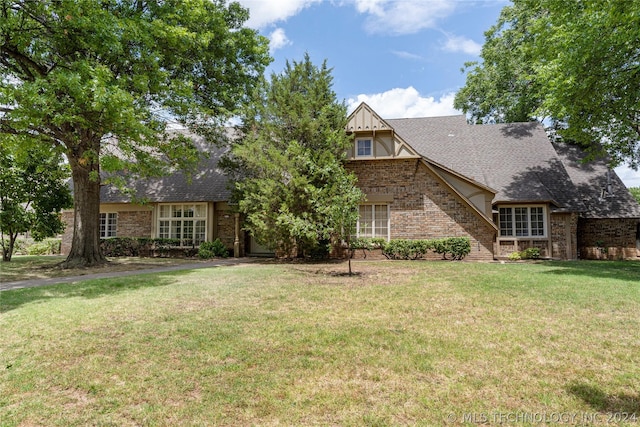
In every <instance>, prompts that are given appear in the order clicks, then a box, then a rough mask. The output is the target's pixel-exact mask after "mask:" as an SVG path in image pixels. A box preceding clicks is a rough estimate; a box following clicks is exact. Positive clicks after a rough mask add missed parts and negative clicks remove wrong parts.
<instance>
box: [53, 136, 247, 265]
mask: <svg viewBox="0 0 640 427" xmlns="http://www.w3.org/2000/svg"><path fill="white" fill-rule="evenodd" d="M189 136H190V137H191V138H193V139H194V141H195V143H196V144H197V145H199V146H200V147H205V144H204V143H203V140H202V138H201V137H199V136H196V135H189ZM206 150H207V151H208V156H207V157H206V158H203V159H202V160H201V162H200V165H199V167H198V170H197V172H196V173H194V174H193V175H192V176H191V177H189V176H187V175H185V174H184V173H182V172H175V173H173V174H171V175H167V176H165V177H163V178H158V179H145V180H136V181H133V182H132V183H131V189H132V190H133V193H134V194H135V196H136V198H139V199H144V203H142V202H140V203H132V202H131V197H130V196H129V195H128V194H123V193H122V192H120V191H118V190H117V189H116V188H115V187H113V186H103V187H102V188H101V189H100V202H101V203H100V237H101V238H109V237H144V238H167V239H180V240H181V244H182V246H184V247H197V246H198V245H199V244H200V243H201V242H203V241H212V240H215V239H217V238H219V239H220V240H221V241H222V242H223V243H224V244H225V245H226V246H227V248H228V249H229V250H230V251H231V253H233V254H234V255H235V256H241V255H244V253H245V248H244V242H245V238H244V234H243V233H242V231H241V223H240V215H239V214H238V213H237V212H235V209H234V207H233V206H232V205H230V204H229V199H230V196H231V192H230V190H229V188H228V186H227V177H226V176H225V175H224V173H223V172H222V170H221V169H220V167H219V166H218V162H219V160H220V158H221V157H222V155H223V154H224V149H222V148H219V147H215V146H210V145H206ZM62 215H63V220H64V221H65V223H66V224H67V228H66V231H65V233H64V234H63V236H62V245H61V252H62V253H68V252H69V250H70V248H71V239H72V237H73V234H72V233H73V212H72V211H65V212H63V213H62Z"/></svg>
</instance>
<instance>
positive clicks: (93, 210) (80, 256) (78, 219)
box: [62, 142, 106, 268]
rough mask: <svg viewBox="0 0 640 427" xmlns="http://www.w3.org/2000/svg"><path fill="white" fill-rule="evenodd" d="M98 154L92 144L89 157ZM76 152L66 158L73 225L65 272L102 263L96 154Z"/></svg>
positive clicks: (98, 174)
mask: <svg viewBox="0 0 640 427" xmlns="http://www.w3.org/2000/svg"><path fill="white" fill-rule="evenodd" d="M98 150H99V142H98V144H97V146H96V145H95V144H94V150H92V151H93V153H96V152H97V151H98ZM87 151H89V150H86V151H82V150H77V151H75V152H74V153H71V155H68V156H67V157H68V160H69V165H70V166H71V176H72V177H73V203H74V206H75V209H74V223H73V239H72V241H71V251H70V252H69V255H68V256H67V259H66V260H65V261H64V262H63V264H62V265H63V266H64V267H65V268H72V267H87V266H93V265H99V264H103V263H105V262H106V258H105V257H104V255H102V251H101V250H100V166H99V162H98V160H97V158H98V156H97V155H96V154H93V155H88V154H87Z"/></svg>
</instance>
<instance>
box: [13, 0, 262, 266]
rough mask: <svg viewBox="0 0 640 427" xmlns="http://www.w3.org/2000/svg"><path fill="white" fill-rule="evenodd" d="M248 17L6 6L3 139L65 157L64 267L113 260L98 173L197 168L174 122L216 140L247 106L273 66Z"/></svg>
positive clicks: (119, 5) (111, 6) (214, 4)
mask: <svg viewBox="0 0 640 427" xmlns="http://www.w3.org/2000/svg"><path fill="white" fill-rule="evenodd" d="M247 19H248V11H247V10H245V9H243V8H241V7H240V6H239V5H238V4H237V3H231V4H229V5H225V2H224V1H223V0H192V1H189V2H185V1H179V0H164V1H161V0H155V1H152V0H148V1H144V0H102V1H95V0H16V1H8V0H0V33H1V35H2V38H1V41H0V80H1V81H0V113H1V114H0V134H5V135H7V134H11V135H27V136H29V137H37V138H39V140H40V141H41V143H43V144H48V145H50V146H52V147H54V148H55V149H56V150H58V152H60V153H64V154H65V155H66V158H67V160H68V164H69V166H70V168H71V174H72V178H73V185H74V188H73V195H74V205H75V215H74V216H75V220H74V230H73V241H72V248H71V251H70V254H69V256H68V258H67V260H66V263H65V265H66V266H73V265H92V264H99V263H102V262H104V257H103V256H102V254H101V252H100V247H99V206H100V186H101V184H104V183H105V182H108V181H105V182H102V179H103V178H102V173H101V172H115V171H126V174H127V175H129V176H131V175H132V174H134V175H135V174H141V175H144V176H153V175H156V176H157V175H161V174H163V173H166V171H168V170H172V169H174V168H184V169H185V170H188V169H189V167H190V166H193V165H194V163H195V162H196V161H197V159H198V155H199V154H198V150H197V149H196V147H195V146H194V144H193V142H192V141H190V140H189V139H188V138H184V137H182V138H180V137H178V138H169V137H168V135H167V132H166V130H167V120H173V121H176V122H178V123H180V124H182V125H184V126H186V127H189V128H190V129H191V130H193V131H195V132H197V133H199V134H203V135H205V136H207V137H209V139H213V138H215V137H216V131H217V129H219V127H220V125H221V124H222V123H223V122H224V121H226V120H227V119H228V118H229V117H230V116H231V115H233V114H234V113H235V112H236V110H237V108H238V107H239V105H241V104H242V103H243V102H245V101H246V100H247V97H246V94H247V93H250V92H251V90H252V88H253V87H254V85H255V83H256V82H257V81H258V77H259V76H260V75H262V73H263V72H264V68H265V67H266V65H267V64H268V63H269V61H270V58H269V55H268V41H267V40H266V39H265V38H263V37H261V36H259V35H258V34H257V33H256V32H255V31H254V30H250V29H247V28H243V27H242V24H243V23H244V22H245V21H246V20H247ZM110 176H112V177H114V176H117V175H110ZM112 180H113V182H114V183H116V184H120V185H123V182H124V180H122V179H120V180H118V179H116V178H112Z"/></svg>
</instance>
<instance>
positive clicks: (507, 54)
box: [454, 0, 640, 168]
mask: <svg viewBox="0 0 640 427" xmlns="http://www.w3.org/2000/svg"><path fill="white" fill-rule="evenodd" d="M639 28H640V2H637V1H617V0H586V1H564V0H514V1H513V4H512V5H510V6H507V7H505V8H504V9H503V10H502V12H501V14H500V17H499V19H498V22H497V23H496V24H495V25H494V26H493V27H492V28H491V29H489V30H488V31H487V32H486V33H485V36H486V41H485V44H484V46H483V48H482V53H481V57H482V63H469V64H466V69H467V71H468V74H467V81H466V84H465V86H464V87H463V88H462V89H461V90H460V91H459V92H458V93H457V95H456V99H455V103H454V105H455V107H456V108H458V109H461V110H463V111H464V112H466V113H468V114H470V115H471V116H472V118H473V120H475V121H482V122H491V121H496V122H515V121H530V120H534V119H542V120H544V119H548V120H550V121H551V122H552V123H553V124H554V127H555V128H556V129H557V131H558V133H559V135H560V136H561V137H563V138H564V139H565V140H567V141H570V142H575V143H578V144H581V145H583V146H585V147H587V148H588V149H589V150H590V151H591V152H592V153H593V154H594V155H596V154H598V151H601V150H602V149H604V151H606V152H607V154H608V155H609V157H610V159H611V163H612V166H613V165H617V164H620V163H623V162H626V163H628V164H629V165H630V166H631V167H634V168H635V167H637V166H638V164H639V162H640V31H639V30H638V29H639Z"/></svg>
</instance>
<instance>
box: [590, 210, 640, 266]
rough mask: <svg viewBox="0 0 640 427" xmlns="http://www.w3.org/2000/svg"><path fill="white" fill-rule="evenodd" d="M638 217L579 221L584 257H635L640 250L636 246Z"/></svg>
mask: <svg viewBox="0 0 640 427" xmlns="http://www.w3.org/2000/svg"><path fill="white" fill-rule="evenodd" d="M638 222H639V220H638V219H637V218H632V219H628V218H618V219H600V218H597V219H593V218H580V219H579V221H578V247H579V250H580V258H583V259H634V258H636V257H638V255H639V251H638V249H637V247H636V244H637V243H636V239H637V237H638V236H637V232H638Z"/></svg>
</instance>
